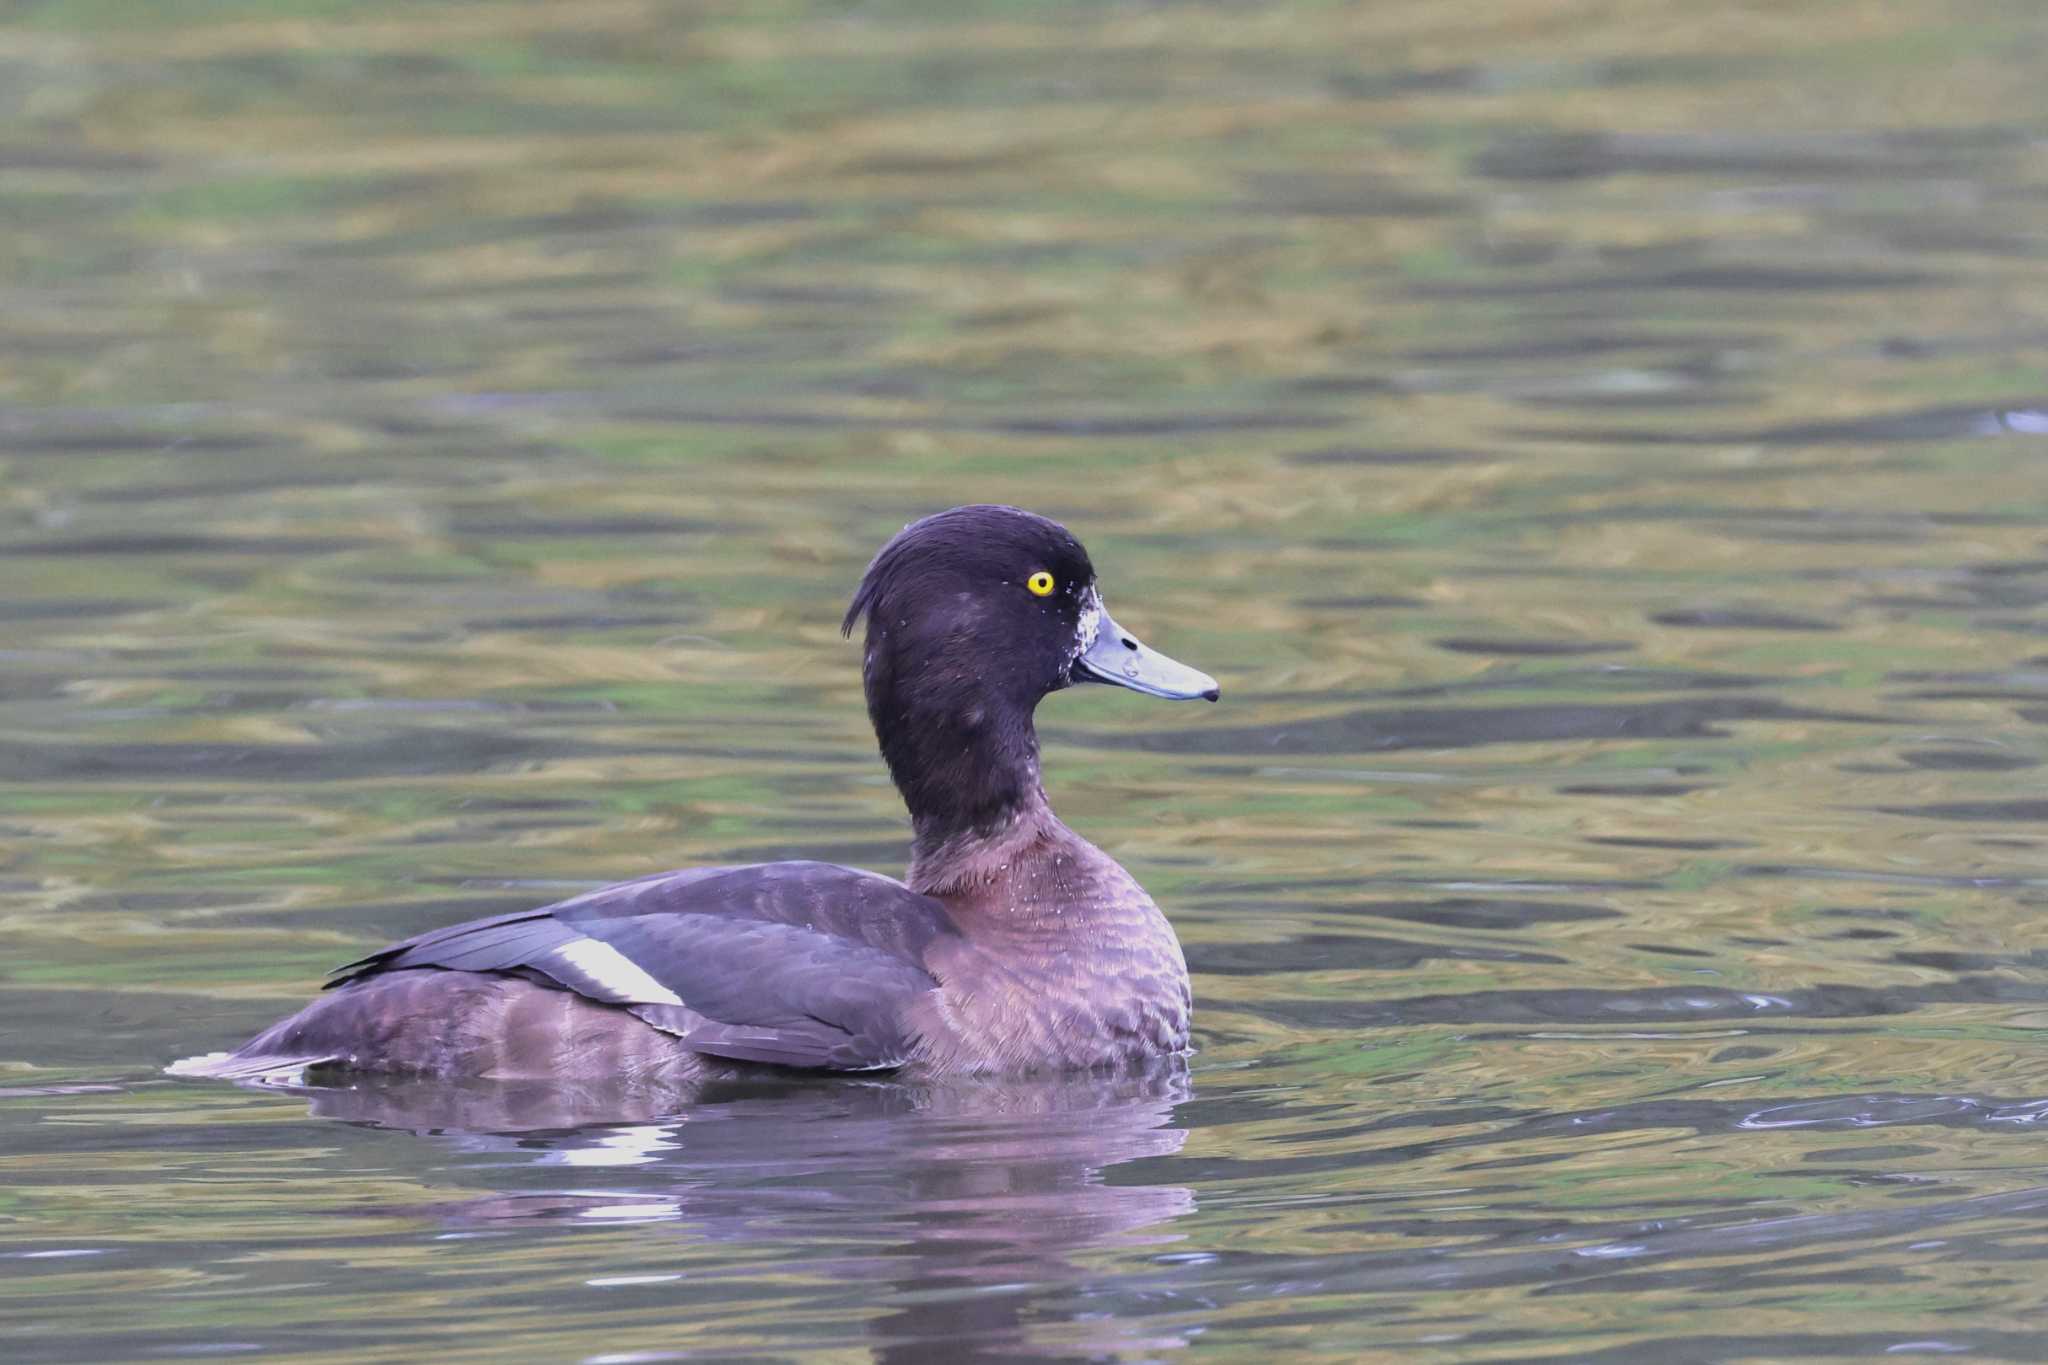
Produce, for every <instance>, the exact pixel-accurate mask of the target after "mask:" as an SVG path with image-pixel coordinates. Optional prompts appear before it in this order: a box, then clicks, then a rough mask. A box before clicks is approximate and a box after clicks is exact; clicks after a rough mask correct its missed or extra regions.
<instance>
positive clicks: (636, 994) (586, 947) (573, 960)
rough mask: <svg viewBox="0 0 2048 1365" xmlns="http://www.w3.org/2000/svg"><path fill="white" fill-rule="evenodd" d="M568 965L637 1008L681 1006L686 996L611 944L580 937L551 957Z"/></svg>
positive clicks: (553, 953) (551, 954)
mask: <svg viewBox="0 0 2048 1365" xmlns="http://www.w3.org/2000/svg"><path fill="white" fill-rule="evenodd" d="M548 956H550V957H554V958H559V959H560V960H561V961H563V962H566V963H568V964H569V965H570V966H572V967H574V968H575V969H576V970H577V971H580V972H582V973H583V974H584V975H585V976H587V977H589V978H590V980H591V981H592V982H593V983H595V984H596V985H598V986H600V987H602V988H603V989H605V990H607V991H609V992H611V993H612V994H613V995H615V996H617V997H618V998H619V999H620V1000H622V1001H625V1002H627V1003H630V1004H634V1005H680V1004H682V1003H683V997H681V996H680V995H677V994H676V993H675V992H674V991H672V990H670V989H669V988H668V987H666V986H664V985H662V984H661V983H660V982H659V981H656V980H655V979H654V978H653V977H651V976H649V975H648V974H647V973H646V972H645V971H643V970H642V969H641V967H640V965H639V964H638V963H636V962H634V961H633V959H632V958H630V957H627V956H626V955H625V954H624V953H622V952H620V951H619V950H618V949H617V948H614V947H612V945H611V944H609V943H600V942H598V941H597V940H596V939H594V938H579V939H577V940H575V941H574V942H571V943H565V944H563V945H562V946H561V947H559V948H557V949H555V951H554V952H552V953H550V954H548Z"/></svg>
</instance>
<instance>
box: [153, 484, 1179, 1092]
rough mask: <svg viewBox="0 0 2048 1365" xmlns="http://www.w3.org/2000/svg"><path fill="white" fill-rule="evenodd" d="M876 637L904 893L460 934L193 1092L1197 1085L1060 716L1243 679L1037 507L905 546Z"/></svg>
mask: <svg viewBox="0 0 2048 1365" xmlns="http://www.w3.org/2000/svg"><path fill="white" fill-rule="evenodd" d="M863 621H864V622H865V624H866V631H865V636H864V648H863V652H862V656H861V680H862V685H863V690H864V692H865V694H866V698H867V710H868V717H869V719H870V721H871V722H872V723H873V726H874V731H875V738H876V740H877V741H878V743H879V746H880V749H881V755H882V759H883V761H884V763H885V764H886V765H887V767H888V770H889V775H890V777H891V779H892V780H893V781H894V783H895V786H896V789H897V791H898V792H899V793H900V794H901V796H902V799H903V802H904V805H905V806H906V807H907V808H908V810H909V813H910V830H911V839H910V857H909V866H908V869H907V872H906V875H905V877H904V878H903V880H900V881H899V880H897V879H895V878H893V877H888V876H885V875H883V874H881V873H877V872H868V871H863V870H860V869H857V868H851V867H843V866H839V865H837V864H833V863H827V862H816V861H790V862H771V863H755V864H748V865H740V866H714V867H693V868H685V869H682V870H678V871H672V872H661V873H656V874H654V875H651V876H644V877H638V878H635V879H633V880H631V881H625V882H620V883H617V884H616V885H611V886H606V887H603V888H601V889H599V890H595V891H591V892H588V893H586V894H583V895H579V896H574V897H571V898H569V899H567V900H563V901H558V902H555V903H554V904H551V905H545V906H541V907H539V908H537V909H533V910H525V911H518V912H515V913H512V914H502V915H495V916H491V917H489V918H485V919H474V920H469V921H466V922H464V923H460V924H455V925H451V926H449V927H446V928H440V929H433V930H430V931H428V932H426V933H422V934H419V935H417V936H415V937H413V938H408V939H405V940H403V941H401V942H398V943H393V944H390V945H389V946H387V947H383V948H379V949H378V950H377V951H375V952H373V953H370V954H368V955H366V956H364V957H360V958H357V959H356V960H355V961H353V962H349V963H347V964H345V965H343V966H342V967H340V968H338V969H336V970H335V971H334V972H333V973H332V974H331V975H330V979H329V980H328V981H327V983H326V985H325V987H324V988H323V993H322V994H321V995H320V996H319V997H317V998H316V999H314V1000H313V1001H312V1002H311V1003H310V1004H308V1005H306V1006H305V1007H304V1008H303V1009H300V1010H299V1011H298V1012H296V1013H294V1014H292V1015H290V1016H289V1017H287V1018H284V1019H282V1020H279V1021H278V1022H277V1023H275V1024H273V1025H271V1026H270V1027H269V1028H266V1029H264V1030H263V1031H262V1032H260V1033H258V1034H257V1035H256V1036H255V1037H253V1038H251V1039H249V1040H248V1041H247V1042H246V1043H244V1044H242V1046H240V1047H239V1048H236V1049H234V1050H233V1051H232V1052H225V1053H210V1054H207V1055H205V1056H203V1057H196V1058H189V1059H187V1060H186V1061H184V1062H180V1063H177V1064H175V1065H174V1066H173V1067H171V1068H170V1070H171V1072H172V1074H174V1075H180V1076H187V1077H208V1078H229V1079H236V1080H244V1081H263V1080H268V1079H279V1078H286V1077H289V1078H291V1079H292V1080H293V1081H294V1082H300V1083H313V1082H317V1081H319V1080H320V1078H323V1077H329V1076H333V1077H337V1078H340V1079H346V1078H348V1077H349V1076H352V1075H361V1074H365V1073H370V1074H377V1073H381V1074H390V1075H400V1076H408V1077H428V1078H443V1079H448V1080H472V1079H482V1080H506V1081H534V1080H561V1081H574V1082H578V1083H587V1082H590V1081H593V1080H607V1081H625V1082H632V1083H638V1082H641V1081H660V1082H687V1081H691V1080H700V1079H702V1080H709V1079H716V1078H726V1079H730V1078H732V1077H734V1076H736V1075H741V1074H745V1073H749V1072H756V1073H758V1072H760V1071H763V1070H768V1071H783V1072H797V1073H802V1072H891V1073H897V1074H900V1075H904V1076H906V1077H913V1078H914V1077H927V1076H944V1075H952V1074H979V1075H991V1074H995V1075H1019V1074H1029V1073H1041V1072H1055V1071H1088V1070H1099V1069H1104V1068H1111V1069H1114V1068H1125V1067H1130V1066H1133V1065H1139V1064H1143V1063H1146V1062H1147V1061H1149V1060H1152V1059H1158V1058H1166V1057H1185V1056H1186V1055H1187V1053H1188V1051H1189V1027H1190V1020H1191V1016H1192V1012H1193V996H1192V992H1191V990H1190V986H1189V981H1188V970H1187V962H1186V960H1185V958H1184V957H1183V955H1182V952H1181V946H1180V941H1179V939H1178V938H1177V937H1176V935H1175V933H1174V930H1173V926H1172V925H1171V924H1170V923H1169V922H1168V921H1167V919H1166V916H1165V915H1164V914H1162V913H1161V911H1160V909H1159V907H1158V906H1157V905H1155V904H1154V903H1153V901H1152V898H1151V897H1150V896H1148V895H1147V894H1146V893H1145V890H1144V888H1143V887H1141V886H1140V885H1139V884H1138V882H1137V880H1136V879H1135V878H1134V877H1132V876H1131V874H1130V873H1129V872H1127V871H1125V869H1124V868H1123V867H1122V866H1120V865H1119V864H1118V863H1117V861H1116V860H1115V859H1114V858H1112V857H1110V856H1109V855H1108V854H1106V853H1104V852H1103V851H1102V850H1101V849H1099V848H1097V847H1096V846H1095V845H1093V844H1091V843H1089V842H1088V840H1086V839H1085V838H1083V837H1082V836H1081V835H1079V834H1077V833H1075V832H1074V831H1073V830H1072V829H1070V828H1068V827H1067V825H1066V824H1064V823H1063V822H1062V821H1061V820H1060V819H1059V817H1058V816H1056V815H1055V814H1054V813H1053V810H1052V806H1051V803H1050V802H1049V801H1048V799H1047V797H1046V793H1045V787H1044V784H1043V782H1042V780H1041V777H1040V750H1039V742H1038V734H1037V729H1036V725H1035V720H1034V717H1035V713H1036V710H1037V707H1038V704H1039V703H1040V702H1041V701H1043V700H1044V699H1045V698H1046V697H1047V696H1049V695H1051V694H1052V693H1054V692H1058V691H1062V690H1064V689H1066V688H1068V687H1071V686H1075V685H1077V684H1083V683H1103V684H1109V685H1112V686H1117V687H1123V688H1128V689H1130V690H1131V691H1134V692H1138V693H1142V694H1144V695H1146V696H1151V697H1159V698H1165V699H1169V700H1194V699H1197V698H1201V699H1206V700H1208V701H1212V702H1213V701H1216V700H1218V698H1219V696H1220V689H1219V688H1218V686H1217V683H1216V681H1215V679H1213V678H1211V677H1210V676H1209V675H1207V674H1205V673H1202V672H1199V671H1197V670H1195V669H1193V668H1190V667H1188V666H1187V665H1185V664H1182V663H1179V662H1177V661H1176V660H1174V659H1172V658H1169V657H1168V656H1166V655H1164V654H1161V653H1159V652H1157V651H1155V650H1153V649H1151V648H1149V647H1148V646H1146V645H1145V644H1143V643H1141V642H1140V641H1139V640H1138V638H1137V637H1136V636H1134V635H1133V634H1131V633H1130V632H1129V631H1127V630H1125V629H1124V628H1123V627H1121V626H1119V625H1118V624H1117V623H1116V621H1115V619H1114V618H1112V617H1111V616H1110V614H1109V611H1108V608H1107V607H1106V606H1105V605H1104V603H1103V594H1102V590H1101V587H1100V585H1099V583H1098V582H1097V578H1096V571H1095V567H1094V564H1093V562H1092V561H1091V560H1090V558H1089V556H1088V552H1087V551H1086V550H1085V549H1084V548H1083V547H1082V545H1081V543H1080V541H1078V540H1077V539H1075V537H1074V536H1073V534H1072V533H1071V532H1069V531H1068V530H1067V529H1066V528H1065V527H1064V526H1062V525H1060V524H1059V523H1058V522H1056V521H1053V520H1051V519H1049V518H1047V517H1043V516H1040V515H1037V514H1035V513H1032V512H1028V511H1025V510H1023V509H1021V508H1016V507H1008V506H1000V505H993V504H976V505H971V506H964V507H954V508H951V509H949V510H946V511H942V512H938V513H935V514H933V515H931V516H927V517H925V518H923V519H922V520H919V521H915V522H912V523H911V524H910V525H908V526H906V527H904V529H903V530H902V531H901V532H899V533H898V534H896V535H895V536H894V537H892V538H891V539H890V540H889V541H888V542H887V543H886V544H885V545H883V547H882V548H881V550H880V551H879V552H878V553H877V554H876V555H875V556H874V559H873V560H872V562H871V563H870V564H869V565H868V567H867V571H866V572H865V574H863V575H862V577H861V580H860V584H859V587H858V588H857V590H856V591H855V593H854V596H853V600H852V603H851V605H850V606H849V607H848V608H847V610H846V614H845V617H844V619H843V620H842V621H841V623H840V628H841V633H842V634H843V635H845V636H847V637H848V638H851V636H852V634H853V631H854V628H855V627H856V626H857V625H860V624H861V623H862V622H863Z"/></svg>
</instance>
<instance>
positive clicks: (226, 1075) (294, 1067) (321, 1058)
mask: <svg viewBox="0 0 2048 1365" xmlns="http://www.w3.org/2000/svg"><path fill="white" fill-rule="evenodd" d="M340 1060H341V1057H340V1056H339V1054H336V1053H331V1052H330V1053H312V1054H306V1055H302V1056H296V1057H294V1056H288V1055H285V1054H282V1053H276V1052H203V1053H201V1054H200V1055H199V1056H197V1057H184V1058H180V1059H179V1060H178V1061H175V1062H172V1063H171V1064H170V1065H169V1066H167V1067H165V1068H164V1074H165V1075H167V1076H182V1077H187V1078H191V1079H204V1080H221V1081H261V1082H266V1083H268V1084H271V1085H293V1084H296V1083H298V1082H299V1081H301V1080H303V1079H305V1075H306V1068H308V1067H314V1066H319V1065H320V1064H321V1063H323V1062H337V1061H340Z"/></svg>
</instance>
